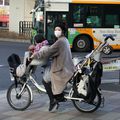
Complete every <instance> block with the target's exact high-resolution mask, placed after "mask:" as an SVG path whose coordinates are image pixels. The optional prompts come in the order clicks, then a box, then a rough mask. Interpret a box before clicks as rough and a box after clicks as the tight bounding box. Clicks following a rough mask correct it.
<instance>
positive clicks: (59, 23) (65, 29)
mask: <svg viewBox="0 0 120 120" xmlns="http://www.w3.org/2000/svg"><path fill="white" fill-rule="evenodd" d="M55 27H60V28H61V29H62V32H63V34H65V33H66V32H67V26H66V24H65V22H57V24H56V25H55Z"/></svg>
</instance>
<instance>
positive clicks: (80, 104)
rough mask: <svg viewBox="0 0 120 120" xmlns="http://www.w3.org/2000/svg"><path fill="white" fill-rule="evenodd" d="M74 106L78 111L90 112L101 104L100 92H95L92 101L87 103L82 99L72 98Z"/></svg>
mask: <svg viewBox="0 0 120 120" xmlns="http://www.w3.org/2000/svg"><path fill="white" fill-rule="evenodd" d="M72 102H73V105H74V106H75V108H76V109H77V110H78V111H80V112H85V113H91V112H94V111H96V110H97V109H98V108H99V107H100V104H101V94H100V93H99V92H97V94H96V97H95V99H94V101H93V102H92V103H88V102H87V101H85V100H84V99H83V100H82V101H79V100H72Z"/></svg>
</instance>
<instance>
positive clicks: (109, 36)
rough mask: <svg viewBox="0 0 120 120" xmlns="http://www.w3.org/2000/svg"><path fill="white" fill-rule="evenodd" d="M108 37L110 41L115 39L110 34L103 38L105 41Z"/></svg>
mask: <svg viewBox="0 0 120 120" xmlns="http://www.w3.org/2000/svg"><path fill="white" fill-rule="evenodd" d="M109 38H110V39H111V40H112V41H114V40H115V39H114V38H113V36H112V35H108V36H107V37H106V38H105V39H104V40H105V41H107V40H108V39H109Z"/></svg>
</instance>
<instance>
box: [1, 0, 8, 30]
mask: <svg viewBox="0 0 120 120" xmlns="http://www.w3.org/2000/svg"><path fill="white" fill-rule="evenodd" d="M8 24H9V0H0V28H2V27H4V28H8Z"/></svg>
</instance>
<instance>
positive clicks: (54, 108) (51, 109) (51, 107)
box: [49, 100, 59, 112]
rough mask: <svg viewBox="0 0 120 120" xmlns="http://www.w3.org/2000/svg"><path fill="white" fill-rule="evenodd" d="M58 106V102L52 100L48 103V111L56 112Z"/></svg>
mask: <svg viewBox="0 0 120 120" xmlns="http://www.w3.org/2000/svg"><path fill="white" fill-rule="evenodd" d="M58 107H59V104H58V102H57V101H56V100H55V101H54V102H52V103H50V107H49V112H56V111H57V109H58Z"/></svg>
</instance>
